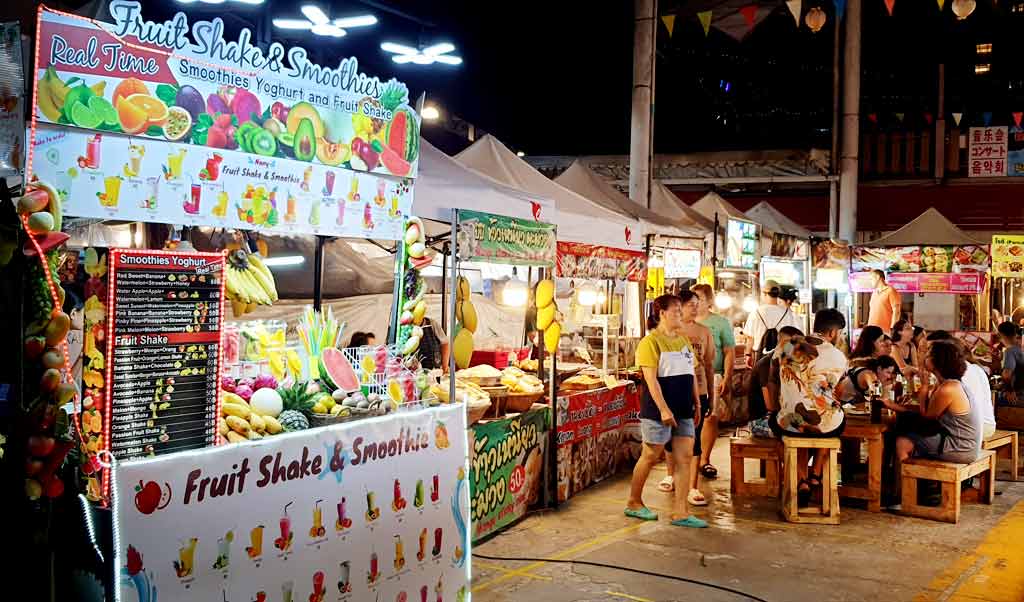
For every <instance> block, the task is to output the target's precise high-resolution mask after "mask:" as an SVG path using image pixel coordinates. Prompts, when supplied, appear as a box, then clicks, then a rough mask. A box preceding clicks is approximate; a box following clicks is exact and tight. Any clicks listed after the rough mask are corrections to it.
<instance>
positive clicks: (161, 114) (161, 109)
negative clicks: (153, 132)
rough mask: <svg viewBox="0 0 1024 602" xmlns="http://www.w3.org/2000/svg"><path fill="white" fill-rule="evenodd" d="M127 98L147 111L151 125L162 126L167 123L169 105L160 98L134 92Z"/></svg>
mask: <svg viewBox="0 0 1024 602" xmlns="http://www.w3.org/2000/svg"><path fill="white" fill-rule="evenodd" d="M125 100H126V101H128V102H130V103H132V104H133V105H135V106H137V107H140V108H142V109H143V110H144V111H145V112H146V118H147V120H148V121H149V125H159V126H162V125H163V124H165V123H167V105H165V104H164V102H163V101H162V100H160V99H159V98H155V97H153V96H150V95H149V94H132V95H131V96H129V97H128V98H126V99H125Z"/></svg>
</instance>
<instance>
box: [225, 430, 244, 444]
mask: <svg viewBox="0 0 1024 602" xmlns="http://www.w3.org/2000/svg"><path fill="white" fill-rule="evenodd" d="M227 438H228V443H244V442H246V441H248V440H249V438H248V437H243V436H241V435H239V434H238V433H236V432H235V431H228V434H227Z"/></svg>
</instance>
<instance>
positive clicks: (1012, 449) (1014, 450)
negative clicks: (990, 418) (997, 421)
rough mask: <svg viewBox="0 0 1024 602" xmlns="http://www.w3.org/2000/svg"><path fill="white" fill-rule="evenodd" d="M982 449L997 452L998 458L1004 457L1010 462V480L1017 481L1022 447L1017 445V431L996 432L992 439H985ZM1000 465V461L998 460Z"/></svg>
mask: <svg viewBox="0 0 1024 602" xmlns="http://www.w3.org/2000/svg"><path fill="white" fill-rule="evenodd" d="M981 449H990V450H992V451H994V452H996V456H997V458H998V456H1003V457H1005V458H1007V459H1009V460H1010V480H1011V481H1016V480H1017V475H1018V471H1019V469H1020V447H1018V443H1017V431H996V432H995V433H993V434H992V436H991V437H989V438H988V439H985V441H984V442H983V443H982V444H981ZM997 463H998V460H997Z"/></svg>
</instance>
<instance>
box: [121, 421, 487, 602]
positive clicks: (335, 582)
mask: <svg viewBox="0 0 1024 602" xmlns="http://www.w3.org/2000/svg"><path fill="white" fill-rule="evenodd" d="M465 412H466V410H465V407H463V406H462V405H453V406H442V407H438V408H432V409H427V410H418V411H411V412H402V413H398V414H392V415H390V416H387V417H384V418H380V419H369V420H363V421H359V422H355V423H348V424H337V425H334V426H332V427H328V428H323V429H317V430H314V431H302V432H297V433H293V434H286V435H282V436H278V437H274V438H272V439H263V440H261V441H258V442H253V443H249V444H245V445H229V446H222V447H218V448H215V449H212V450H205V451H203V452H200V453H196V452H185V453H181V454H174V455H169V456H164V457H160V458H155V459H152V460H138V461H132V462H125V463H123V464H121V465H120V466H119V467H118V468H117V469H116V472H115V478H116V483H115V491H116V492H117V500H116V503H115V506H114V512H115V520H117V521H118V525H119V527H120V529H119V533H120V541H119V542H117V545H118V554H119V557H118V559H117V563H118V567H119V579H118V582H119V589H120V592H119V593H120V600H122V601H125V602H136V601H138V602H171V601H176V600H182V601H184V600H189V601H191V600H217V601H226V602H254V601H255V602H278V601H280V602H305V601H307V600H308V601H310V602H326V601H328V600H329V601H331V602H335V601H352V602H356V601H360V600H370V601H372V600H382V601H385V600H386V601H388V602H391V601H392V600H402V601H409V602H412V601H423V600H428V599H429V600H431V601H434V600H444V601H450V602H463V601H464V600H467V599H468V595H467V592H468V589H469V570H468V565H469V559H468V554H469V532H468V530H467V527H468V525H469V521H470V518H469V484H468V483H467V478H466V477H467V474H466V445H465V439H464V437H463V433H464V432H465V429H466V419H465ZM449 433H450V435H449Z"/></svg>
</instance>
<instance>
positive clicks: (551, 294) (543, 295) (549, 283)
mask: <svg viewBox="0 0 1024 602" xmlns="http://www.w3.org/2000/svg"><path fill="white" fill-rule="evenodd" d="M554 301H555V281H554V280H541V281H540V282H538V283H537V307H538V308H542V307H547V306H548V305H551V304H552V303H554Z"/></svg>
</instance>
